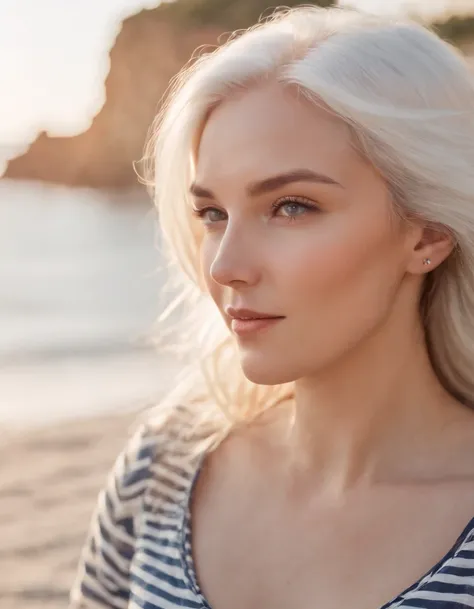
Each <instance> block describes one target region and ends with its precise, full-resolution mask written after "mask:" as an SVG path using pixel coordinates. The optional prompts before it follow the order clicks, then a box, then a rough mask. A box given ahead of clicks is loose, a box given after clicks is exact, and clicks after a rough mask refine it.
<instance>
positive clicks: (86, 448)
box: [0, 414, 138, 609]
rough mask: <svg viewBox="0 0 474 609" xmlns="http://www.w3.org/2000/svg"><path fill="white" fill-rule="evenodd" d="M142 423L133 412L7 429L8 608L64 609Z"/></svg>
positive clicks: (4, 565)
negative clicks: (112, 475) (107, 489)
mask: <svg viewBox="0 0 474 609" xmlns="http://www.w3.org/2000/svg"><path fill="white" fill-rule="evenodd" d="M137 420H138V418H137V415H136V414H133V415H132V414H127V415H121V416H107V417H94V418H89V419H86V420H77V421H69V422H67V423H61V424H55V425H51V426H48V427H45V428H41V429H32V430H28V431H23V432H9V431H8V430H2V436H3V442H2V443H1V447H0V539H1V540H2V543H1V548H0V574H1V575H0V580H1V584H0V607H1V608H2V609H39V608H40V607H41V608H44V607H47V608H48V609H59V608H60V607H61V608H62V609H64V607H65V606H66V604H67V599H68V592H69V588H70V586H71V583H72V581H73V579H74V574H75V571H76V566H77V562H78V557H79V553H80V549H81V546H82V544H83V542H84V538H85V535H86V531H87V528H88V524H89V521H90V518H91V513H92V510H93V508H94V505H95V501H96V498H97V494H98V492H99V490H100V488H101V486H102V485H103V483H104V480H105V477H106V475H107V473H108V471H109V469H110V467H111V466H112V464H113V462H114V460H115V458H116V456H117V454H118V453H119V451H120V449H121V448H122V447H123V445H124V443H125V442H126V439H127V437H128V436H129V434H130V433H131V432H132V431H133V429H134V428H135V426H136V424H137Z"/></svg>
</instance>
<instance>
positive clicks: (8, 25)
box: [0, 0, 474, 176]
mask: <svg viewBox="0 0 474 609" xmlns="http://www.w3.org/2000/svg"><path fill="white" fill-rule="evenodd" d="M340 1H341V4H346V5H351V4H352V5H356V6H358V7H360V8H362V9H364V10H367V11H373V12H387V11H397V10H400V9H402V8H404V7H406V6H407V5H408V6H413V5H416V7H417V8H419V9H420V10H421V11H425V10H426V9H427V7H431V10H435V11H440V10H445V9H446V7H447V6H448V5H449V7H450V8H453V9H456V10H463V8H464V9H465V8H470V9H471V10H473V11H474V0H340ZM159 3H160V0H80V1H76V2H74V1H73V0H0V91H1V92H2V94H1V96H0V176H1V175H2V173H3V172H4V170H5V168H6V165H7V162H8V160H9V159H12V158H15V157H16V156H18V155H20V154H23V153H24V152H25V151H26V150H27V149H28V147H29V146H30V144H31V143H33V142H34V140H35V139H36V137H37V136H38V134H39V133H40V132H41V131H46V132H47V133H48V134H49V135H51V136H73V135H77V134H79V133H81V132H83V131H86V130H87V129H88V128H89V126H90V124H91V122H92V120H93V118H94V116H96V114H98V112H99V111H100V109H101V108H102V106H103V104H104V102H105V79H106V77H107V74H108V71H109V68H110V64H109V52H110V50H111V48H112V47H113V45H114V42H115V39H116V36H117V34H118V33H119V31H120V26H121V22H122V20H123V19H125V18H127V17H129V16H130V15H132V14H135V13H137V12H139V11H140V10H142V9H146V8H154V7H156V6H157V5H158V4H159ZM283 4H284V2H283Z"/></svg>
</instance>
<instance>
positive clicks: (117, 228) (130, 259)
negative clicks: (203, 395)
mask: <svg viewBox="0 0 474 609" xmlns="http://www.w3.org/2000/svg"><path fill="white" fill-rule="evenodd" d="M157 232H158V231H157V228H156V218H155V216H154V214H153V211H152V208H151V205H150V203H149V201H148V200H147V197H146V195H144V194H137V193H131V194H130V193H128V194H127V193H122V194H120V195H116V194H112V193H108V192H99V191H95V190H90V189H72V188H67V187H63V186H49V185H45V184H41V183H34V182H32V183H29V182H19V181H12V180H6V179H3V180H0V425H7V426H14V427H24V426H31V425H43V424H48V423H50V422H52V421H58V420H64V419H69V420H72V419H74V418H77V417H83V416H90V415H93V414H105V413H110V412H119V411H123V410H128V409H132V408H140V407H142V406H144V405H146V404H149V403H150V404H151V403H154V401H156V400H157V399H158V398H159V396H160V395H161V394H162V392H163V391H164V390H166V388H167V387H168V386H169V383H170V382H171V381H170V379H171V378H172V376H173V375H172V371H174V370H175V369H176V364H175V363H174V362H173V361H172V360H170V358H169V356H166V357H165V356H164V355H163V354H160V352H159V351H157V349H156V348H153V347H151V345H150V340H149V339H150V337H151V336H152V334H153V324H154V322H155V320H156V318H157V316H158V314H159V312H160V310H161V309H162V306H163V302H164V300H166V298H169V296H167V295H166V294H165V293H164V289H165V288H164V286H165V280H166V273H165V271H164V269H163V261H162V259H161V256H160V254H159V241H158V239H157Z"/></svg>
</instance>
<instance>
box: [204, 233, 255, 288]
mask: <svg viewBox="0 0 474 609" xmlns="http://www.w3.org/2000/svg"><path fill="white" fill-rule="evenodd" d="M255 241H256V240H255V239H254V238H252V237H251V236H250V235H249V234H243V233H242V231H240V230H238V229H236V228H234V229H232V228H231V227H230V225H228V226H227V230H226V232H225V233H224V235H223V237H222V239H221V241H220V243H219V248H218V250H217V252H216V255H215V256H214V259H213V261H212V263H211V266H210V276H211V278H212V279H213V281H215V282H216V283H218V284H220V285H222V286H226V287H234V288H236V287H239V286H240V287H244V286H251V285H255V284H256V283H258V281H259V280H260V269H259V262H258V259H259V256H258V251H256V250H257V248H256V245H258V243H257V244H256V243H255Z"/></svg>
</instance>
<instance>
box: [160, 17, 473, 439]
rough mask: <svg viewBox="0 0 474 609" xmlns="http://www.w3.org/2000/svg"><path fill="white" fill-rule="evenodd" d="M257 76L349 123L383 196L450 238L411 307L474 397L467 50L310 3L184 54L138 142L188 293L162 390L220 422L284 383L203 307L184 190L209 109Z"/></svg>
mask: <svg viewBox="0 0 474 609" xmlns="http://www.w3.org/2000/svg"><path fill="white" fill-rule="evenodd" d="M269 77H270V78H274V79H277V80H278V81H279V82H281V83H282V84H291V85H293V86H296V87H297V88H298V90H299V91H300V92H301V93H302V94H303V95H304V96H306V97H307V98H308V99H310V100H313V101H314V103H319V104H324V106H325V107H326V108H329V109H330V110H331V111H332V112H334V113H335V114H336V115H337V116H338V117H340V119H341V120H342V121H344V122H345V123H346V124H348V125H349V126H350V129H351V132H352V134H353V136H354V141H355V143H356V145H357V147H358V149H359V150H360V151H361V152H362V153H363V154H364V156H365V157H366V158H367V159H368V160H369V161H370V162H371V163H372V164H373V165H374V166H375V167H376V168H377V169H378V170H379V171H380V173H381V174H382V175H383V176H384V178H385V180H386V183H387V185H388V187H389V188H390V190H391V193H392V196H393V201H394V206H395V208H396V209H397V210H398V211H399V212H400V213H402V214H404V215H406V217H410V216H411V217H413V216H415V217H418V218H422V219H424V220H425V221H426V222H427V223H433V224H434V225H436V226H437V227H438V228H439V227H441V228H442V230H445V231H448V232H449V234H450V235H451V236H452V238H453V239H454V243H455V248H454V251H453V252H452V254H451V255H450V256H449V257H448V259H447V260H446V261H445V262H444V263H443V264H442V265H441V266H439V267H438V268H436V269H435V270H434V271H433V272H431V273H430V274H429V278H428V280H427V282H426V286H425V290H424V294H423V298H422V302H421V312H422V315H423V321H424V324H425V330H426V336H427V342H428V346H429V351H430V356H431V359H432V362H433V366H434V368H435V370H436V372H437V374H438V376H439V378H440V380H441V382H442V383H443V384H444V386H445V387H446V388H447V389H448V390H449V391H450V392H451V393H452V394H453V395H455V396H456V397H457V398H458V399H460V400H462V401H463V402H465V403H467V404H471V405H472V404H474V374H473V373H474V370H473V363H474V90H473V80H472V77H471V75H470V72H469V69H468V66H467V63H466V62H465V60H464V59H463V58H462V56H461V54H460V53H459V52H458V51H456V50H455V49H454V48H453V47H451V46H450V45H448V44H447V43H446V42H443V41H442V40H441V39H440V38H438V37H437V36H436V35H435V34H434V33H432V32H431V31H429V30H428V29H426V28H425V27H423V26H421V25H419V24H417V23H414V22H410V21H406V20H403V21H401V20H394V19H389V18H379V17H374V16H368V15H364V14H361V13H358V12H355V11H349V10H342V9H320V8H317V7H314V6H312V7H305V6H304V7H298V8H294V9H285V10H281V11H277V12H276V13H275V14H274V15H273V16H272V17H271V18H269V19H268V20H266V21H265V22H261V23H259V24H257V25H256V26H254V27H253V28H250V29H249V30H246V31H244V32H242V33H239V34H238V35H234V36H233V37H231V38H230V40H229V41H228V42H226V43H225V44H224V45H223V46H221V47H219V48H217V49H214V50H212V51H210V52H207V53H204V54H201V56H200V57H198V58H195V59H194V60H193V61H192V62H191V64H190V65H189V66H187V67H186V68H185V69H184V70H183V71H182V72H181V73H180V74H179V75H178V76H177V78H176V79H175V80H174V82H173V83H172V86H171V88H170V91H169V95H168V99H167V101H166V103H165V104H164V106H163V110H162V112H161V113H160V115H159V116H158V117H157V121H156V125H155V132H154V135H153V138H152V140H151V141H150V144H149V146H150V148H149V150H151V151H152V154H151V155H150V157H152V160H153V165H154V167H153V178H152V180H153V189H154V196H155V200H156V205H157V208H158V213H159V220H160V224H161V229H162V231H163V235H164V237H165V240H166V244H167V254H168V255H169V257H170V261H171V262H172V263H177V265H178V267H179V268H180V269H181V271H183V272H182V273H181V275H180V277H181V279H182V280H183V283H182V288H183V291H182V294H183V298H182V299H181V301H180V302H182V301H183V300H187V301H188V302H191V309H192V312H193V313H194V315H191V316H189V317H188V319H189V321H190V323H191V324H192V326H191V328H194V330H191V331H194V337H193V338H196V334H199V336H198V338H199V340H198V341H195V342H197V349H198V353H197V354H195V355H193V356H192V357H191V360H192V361H191V366H194V372H195V373H196V374H195V376H194V377H193V380H189V379H190V378H191V377H188V380H187V381H185V380H184V378H183V379H182V382H180V383H178V385H179V387H178V388H177V390H176V392H175V393H174V394H173V395H170V400H171V401H183V400H184V401H186V400H189V399H190V397H192V394H193V392H196V387H198V386H199V387H200V390H201V397H202V398H204V402H203V404H206V405H205V406H202V416H203V418H206V417H207V418H208V419H209V420H211V419H212V420H219V426H220V429H221V430H223V429H225V430H226V431H227V430H229V429H230V428H231V427H232V426H233V425H235V424H236V423H237V422H239V421H247V420H249V419H250V418H252V417H254V416H255V415H257V414H258V413H260V412H261V411H262V410H263V409H266V408H269V407H271V406H272V405H274V404H276V403H277V402H279V401H280V400H282V399H285V398H288V397H291V395H292V391H293V388H292V385H286V386H271V387H257V386H255V385H252V384H251V383H249V382H248V381H246V379H245V378H244V376H243V373H242V372H241V370H240V366H239V363H238V359H237V354H236V348H235V345H234V342H233V340H232V339H231V338H230V337H229V334H228V333H227V332H226V330H225V329H224V327H223V324H222V323H220V322H219V320H218V317H217V313H216V312H214V311H213V308H209V307H208V306H207V304H206V303H207V300H208V299H209V297H208V296H207V295H206V294H205V292H204V291H203V290H202V288H201V279H200V268H199V252H198V250H199V237H198V233H197V232H196V228H195V226H194V224H193V223H194V220H193V219H192V215H191V213H190V206H191V202H190V197H189V192H188V189H189V185H190V183H191V181H192V179H193V172H194V166H193V151H195V148H196V143H197V141H198V139H199V136H200V133H201V131H202V128H203V125H204V123H205V121H206V119H207V117H208V115H209V113H210V112H211V111H212V109H213V108H215V107H216V105H217V104H219V103H221V102H222V101H224V100H225V99H226V98H228V97H229V96H231V95H232V94H233V93H234V92H235V91H237V90H245V89H246V88H249V87H252V86H253V85H255V84H257V83H258V82H259V81H261V80H262V79H267V78H269ZM199 315H201V317H199ZM197 329H199V330H197ZM189 336H190V335H188V339H189ZM186 348H187V349H189V348H190V343H188V344H187V345H186ZM193 353H194V352H193ZM193 362H199V366H198V365H196V364H195V363H194V364H193ZM198 368H199V370H200V371H198ZM199 375H201V376H200V378H201V379H203V380H204V382H201V383H200V384H199V383H198V381H197V378H198V377H199ZM196 383H198V384H196ZM216 406H217V407H218V408H216ZM219 413H220V414H224V415H225V416H224V417H219Z"/></svg>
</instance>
